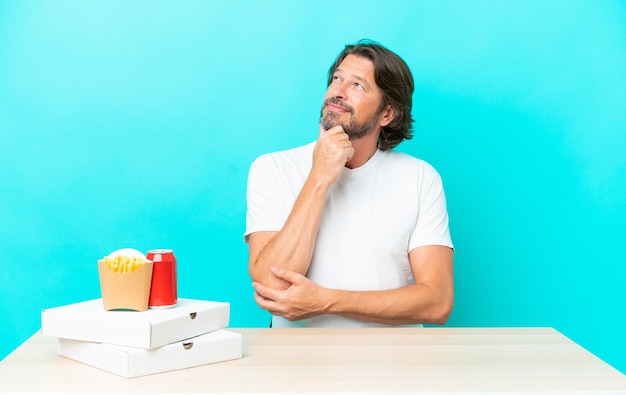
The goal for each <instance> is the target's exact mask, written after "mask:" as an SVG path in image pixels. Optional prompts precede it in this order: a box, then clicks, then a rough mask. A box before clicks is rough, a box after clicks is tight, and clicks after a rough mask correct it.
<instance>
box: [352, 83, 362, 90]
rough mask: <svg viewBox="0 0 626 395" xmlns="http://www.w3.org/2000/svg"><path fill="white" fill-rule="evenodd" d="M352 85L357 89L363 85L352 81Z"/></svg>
mask: <svg viewBox="0 0 626 395" xmlns="http://www.w3.org/2000/svg"><path fill="white" fill-rule="evenodd" d="M354 87H355V88H358V89H363V85H361V84H359V83H358V82H355V83H354Z"/></svg>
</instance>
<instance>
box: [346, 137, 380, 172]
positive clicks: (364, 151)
mask: <svg viewBox="0 0 626 395" xmlns="http://www.w3.org/2000/svg"><path fill="white" fill-rule="evenodd" d="M379 134H380V133H370V134H368V135H367V136H365V137H363V138H360V139H358V140H352V148H354V155H353V156H352V158H351V159H350V160H349V161H347V162H346V167H347V168H348V169H356V168H357V167H361V166H363V165H364V164H365V163H367V161H368V160H370V159H371V158H372V156H374V154H375V153H376V150H378V136H379Z"/></svg>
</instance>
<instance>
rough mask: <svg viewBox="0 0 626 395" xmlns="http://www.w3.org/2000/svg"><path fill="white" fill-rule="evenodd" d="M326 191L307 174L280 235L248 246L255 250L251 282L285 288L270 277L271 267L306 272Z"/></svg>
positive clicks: (314, 178) (324, 186)
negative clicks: (262, 243)
mask: <svg viewBox="0 0 626 395" xmlns="http://www.w3.org/2000/svg"><path fill="white" fill-rule="evenodd" d="M328 188H329V185H328V184H327V183H324V182H323V180H320V179H318V178H316V177H315V176H313V175H309V177H308V178H307V180H306V181H305V183H304V186H303V187H302V190H301V191H300V195H299V196H298V198H297V199H296V201H295V203H294V206H293V208H292V211H291V214H290V215H289V217H288V219H287V221H286V222H285V225H284V226H283V228H282V229H281V230H280V232H278V233H277V234H275V235H274V236H273V238H272V239H271V240H269V242H267V244H264V245H263V246H260V247H259V246H255V245H253V244H251V247H252V248H257V249H258V251H257V250H254V251H252V250H251V257H250V263H249V270H250V275H251V277H252V279H253V280H255V281H258V282H260V283H262V284H265V285H267V286H271V287H275V288H282V289H284V288H286V287H287V286H288V285H289V284H288V283H287V282H285V281H283V280H281V279H278V278H276V277H275V276H273V275H272V274H271V272H270V269H271V267H273V266H274V267H284V268H287V269H290V270H293V271H295V272H298V273H301V274H305V273H306V271H307V270H308V268H309V264H310V263H311V257H312V256H313V247H314V245H315V240H316V237H317V231H318V229H319V224H320V219H321V216H322V211H323V209H324V203H325V200H326V193H327V192H328ZM253 236H254V235H253ZM252 243H254V241H252Z"/></svg>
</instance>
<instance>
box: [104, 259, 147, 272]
mask: <svg viewBox="0 0 626 395" xmlns="http://www.w3.org/2000/svg"><path fill="white" fill-rule="evenodd" d="M102 261H103V262H104V263H105V264H106V265H107V267H108V268H109V269H111V270H112V271H114V272H117V273H122V274H123V273H130V272H134V271H135V270H137V269H139V268H140V267H142V266H143V265H144V264H145V263H146V259H145V258H142V257H138V256H128V255H116V256H113V257H110V256H105V257H104V258H102Z"/></svg>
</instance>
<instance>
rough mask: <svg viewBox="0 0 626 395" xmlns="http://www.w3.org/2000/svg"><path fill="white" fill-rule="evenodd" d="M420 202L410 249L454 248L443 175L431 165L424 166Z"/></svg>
mask: <svg viewBox="0 0 626 395" xmlns="http://www.w3.org/2000/svg"><path fill="white" fill-rule="evenodd" d="M418 204H419V207H418V215H417V220H416V224H415V229H414V230H413V233H412V234H411V238H410V240H409V251H411V250H412V249H414V248H417V247H423V246H427V245H442V246H446V247H450V248H454V246H453V245H452V238H451V236H450V228H449V219H448V211H447V205H446V196H445V193H444V190H443V182H442V180H441V176H440V175H439V174H438V173H437V171H436V170H435V169H434V168H432V167H431V166H430V165H427V166H425V167H424V169H423V172H422V176H421V177H420V188H419V202H418Z"/></svg>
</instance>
